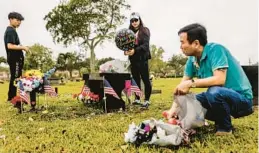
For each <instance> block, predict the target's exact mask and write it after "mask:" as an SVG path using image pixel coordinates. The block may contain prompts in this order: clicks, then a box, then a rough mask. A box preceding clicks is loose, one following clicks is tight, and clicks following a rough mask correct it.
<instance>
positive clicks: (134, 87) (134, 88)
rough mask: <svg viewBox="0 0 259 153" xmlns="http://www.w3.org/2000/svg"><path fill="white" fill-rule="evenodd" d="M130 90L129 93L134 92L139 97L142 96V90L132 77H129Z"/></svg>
mask: <svg viewBox="0 0 259 153" xmlns="http://www.w3.org/2000/svg"><path fill="white" fill-rule="evenodd" d="M130 92H131V93H135V94H136V95H137V96H139V97H142V96H143V93H142V91H141V90H140V88H139V87H138V85H137V83H136V81H135V80H134V79H133V78H132V79H131V86H130Z"/></svg>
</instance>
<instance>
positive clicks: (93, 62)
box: [90, 48, 95, 73]
mask: <svg viewBox="0 0 259 153" xmlns="http://www.w3.org/2000/svg"><path fill="white" fill-rule="evenodd" d="M90 51H91V55H90V72H91V73H94V72H95V53H94V48H90Z"/></svg>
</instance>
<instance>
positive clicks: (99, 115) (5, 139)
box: [0, 79, 258, 153]
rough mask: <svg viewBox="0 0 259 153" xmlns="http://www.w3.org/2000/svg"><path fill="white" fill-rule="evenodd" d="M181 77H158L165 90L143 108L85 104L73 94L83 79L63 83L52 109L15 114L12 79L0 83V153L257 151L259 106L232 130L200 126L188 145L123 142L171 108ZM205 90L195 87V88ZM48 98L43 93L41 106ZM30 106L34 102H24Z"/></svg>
mask: <svg viewBox="0 0 259 153" xmlns="http://www.w3.org/2000/svg"><path fill="white" fill-rule="evenodd" d="M179 81H180V80H179V79H157V80H154V82H153V85H154V87H153V89H161V90H162V94H154V95H152V96H151V101H152V104H151V106H150V108H149V110H144V111H141V110H140V109H139V108H138V107H136V106H131V105H128V104H127V111H126V112H117V113H109V114H104V113H103V112H102V110H100V109H95V108H93V107H86V106H84V105H83V103H81V102H77V100H75V99H72V95H71V94H72V93H78V92H80V90H81V87H82V85H83V82H76V83H75V82H72V83H67V84H66V85H65V86H59V87H58V88H59V93H60V94H62V95H63V96H61V97H60V98H48V99H47V101H48V106H49V107H48V112H39V113H28V112H27V113H23V114H17V110H16V109H15V108H13V107H12V105H10V104H7V103H6V102H5V100H6V99H7V94H6V93H7V90H8V83H7V82H5V83H4V84H0V153H2V152H3V153H5V152H7V153H9V152H50V153H53V152H64V153H67V152H73V153H75V152H87V153H88V152H89V153H90V152H94V153H106V152H111V153H121V152H128V153H135V152H148V153H159V152H165V153H170V152H183V153H186V152H190V153H193V152H197V153H200V152H201V153H203V152H208V153H214V152H216V153H218V152H224V153H225V152H226V153H232V152H233V153H234V152H238V153H246V152H247V153H254V152H257V151H258V144H257V142H258V109H257V108H255V112H254V113H253V114H252V115H250V116H248V117H244V118H240V119H233V120H232V122H233V125H234V127H235V131H234V133H233V135H230V136H223V137H216V136H214V128H213V127H214V125H213V123H212V122H209V123H210V125H209V126H208V127H202V128H200V129H198V130H197V131H198V133H197V134H196V135H194V136H193V137H192V138H191V143H190V144H189V145H184V146H180V147H156V146H148V145H141V146H140V147H139V148H135V147H134V146H133V145H130V144H126V143H125V142H124V132H126V131H127V130H128V125H129V124H130V123H132V122H135V123H137V124H138V123H139V122H141V121H143V120H145V119H149V118H151V117H153V118H156V119H160V118H162V115H161V113H162V111H163V110H165V109H168V108H170V106H171V103H172V95H171V93H172V90H173V88H174V87H175V86H176V84H178V83H179ZM200 91H202V90H200V89H199V90H198V89H196V90H195V91H194V92H200ZM43 104H44V100H43V96H41V98H40V104H39V105H40V106H42V105H43ZM25 109H26V110H29V109H30V107H29V106H26V107H25Z"/></svg>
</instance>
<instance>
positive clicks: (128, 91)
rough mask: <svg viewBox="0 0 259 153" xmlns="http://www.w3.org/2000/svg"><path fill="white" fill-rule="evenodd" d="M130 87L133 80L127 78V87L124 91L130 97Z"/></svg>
mask: <svg viewBox="0 0 259 153" xmlns="http://www.w3.org/2000/svg"><path fill="white" fill-rule="evenodd" d="M130 88H131V80H125V88H124V89H123V92H124V93H125V94H126V95H127V96H128V97H129V96H131V92H130Z"/></svg>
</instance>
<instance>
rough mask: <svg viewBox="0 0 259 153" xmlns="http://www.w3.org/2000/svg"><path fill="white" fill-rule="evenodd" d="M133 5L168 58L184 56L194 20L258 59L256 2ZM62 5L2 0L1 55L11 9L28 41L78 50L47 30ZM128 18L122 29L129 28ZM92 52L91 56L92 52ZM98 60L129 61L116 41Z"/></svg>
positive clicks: (241, 54)
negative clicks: (182, 35) (183, 39)
mask: <svg viewBox="0 0 259 153" xmlns="http://www.w3.org/2000/svg"><path fill="white" fill-rule="evenodd" d="M128 2H129V4H130V5H131V9H130V10H128V11H125V12H122V13H123V14H125V15H126V16H127V17H129V15H130V13H131V12H139V13H140V16H141V18H142V20H143V22H144V24H145V25H146V26H147V27H148V28H149V29H150V32H151V38H150V44H154V45H156V46H158V47H162V48H163V49H164V50H165V53H164V54H163V59H164V60H168V59H169V58H170V57H172V55H173V54H180V53H181V50H180V42H179V36H178V35H177V32H178V30H179V29H180V28H182V27H184V26H185V25H188V24H191V23H195V22H197V23H200V24H202V25H204V26H205V27H206V28H207V35H208V41H209V42H216V43H220V44H222V45H224V46H226V47H227V48H228V49H229V50H230V52H231V53H232V55H234V56H235V57H236V58H237V60H238V61H239V62H240V64H242V65H248V64H249V62H250V63H256V62H257V61H258V10H257V7H258V3H257V0H249V1H247V0H181V1H179V0H128ZM58 4H59V0H8V1H7V0H1V1H0V35H2V39H0V56H4V57H6V51H5V48H4V42H3V36H4V32H5V29H6V27H7V26H8V24H9V21H8V18H7V16H8V13H9V12H11V11H17V12H19V13H21V14H22V15H23V16H24V17H25V21H23V22H22V24H21V26H20V27H19V28H18V30H17V32H18V35H19V37H20V41H21V43H22V44H23V45H28V46H30V45H33V44H35V43H39V44H41V45H44V46H46V47H48V48H50V49H51V50H52V51H53V57H54V58H56V57H57V55H58V53H61V52H63V53H64V52H68V51H79V47H78V46H76V45H71V46H68V47H67V48H66V47H64V46H63V45H62V44H55V43H53V39H52V37H51V35H50V33H49V32H48V31H47V30H46V28H45V25H46V22H45V21H44V20H43V18H44V16H45V15H46V14H47V13H48V12H49V11H51V10H52V9H53V8H54V7H55V6H57V5H58ZM128 25H129V19H127V20H126V21H125V23H124V24H123V25H121V26H119V27H118V29H117V30H119V29H122V28H127V27H128ZM88 55H89V54H88ZM96 56H97V58H104V57H113V58H117V59H121V60H126V59H127V57H126V56H124V54H123V52H122V51H120V50H119V49H118V48H116V46H115V43H114V42H113V41H110V42H105V43H104V44H103V45H102V46H98V47H97V48H96Z"/></svg>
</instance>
